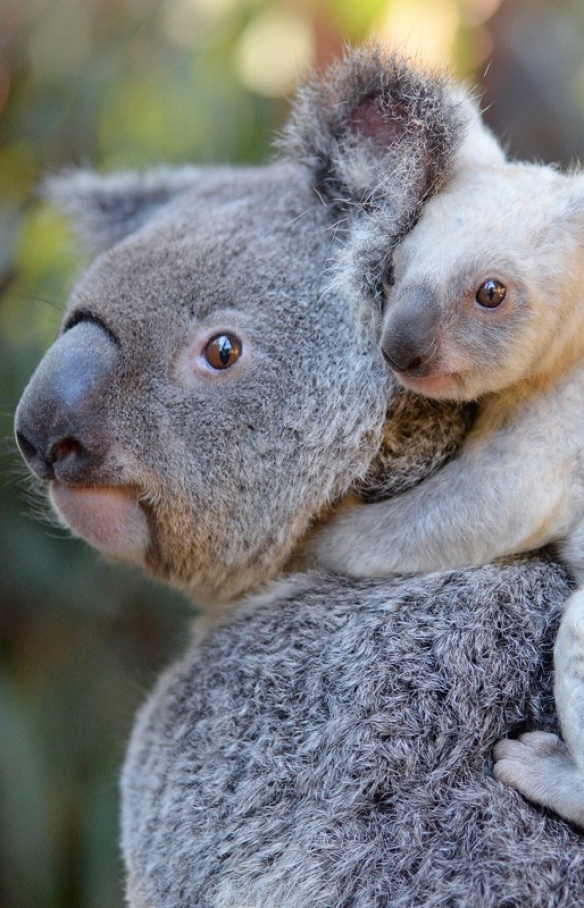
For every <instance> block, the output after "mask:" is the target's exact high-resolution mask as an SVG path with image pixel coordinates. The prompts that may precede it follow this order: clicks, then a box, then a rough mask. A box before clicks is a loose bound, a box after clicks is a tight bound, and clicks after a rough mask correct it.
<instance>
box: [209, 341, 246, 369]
mask: <svg viewBox="0 0 584 908" xmlns="http://www.w3.org/2000/svg"><path fill="white" fill-rule="evenodd" d="M240 356H241V341H240V340H239V338H237V337H235V335H234V334H218V335H217V336H216V337H212V338H211V340H210V341H209V343H208V344H207V346H206V347H205V351H204V357H205V359H206V360H207V362H208V363H209V365H210V366H212V367H213V369H230V368H231V366H233V365H234V364H235V363H236V362H237V360H238V359H239V357H240Z"/></svg>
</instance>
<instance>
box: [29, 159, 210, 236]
mask: <svg viewBox="0 0 584 908" xmlns="http://www.w3.org/2000/svg"><path fill="white" fill-rule="evenodd" d="M201 175H202V171H201V169H200V168H196V167H179V168H171V167H156V168H153V169H150V170H147V171H145V172H144V173H133V172H126V173H114V174H111V175H109V176H101V175H99V174H97V173H95V172H94V171H90V170H73V169H71V170H67V171H64V172H63V173H60V174H55V175H53V176H50V177H47V178H46V179H45V181H44V183H43V184H42V186H41V189H40V194H41V196H42V197H43V198H45V199H47V200H48V201H50V202H53V203H54V204H55V205H56V206H57V207H59V208H60V209H61V211H63V212H64V213H65V214H66V215H68V216H69V217H70V218H71V219H72V221H73V223H74V226H75V229H76V231H77V234H78V235H79V238H80V239H81V240H82V241H84V242H85V243H86V244H87V246H88V247H89V248H90V249H91V250H92V251H101V250H103V249H107V248H108V247H109V246H112V245H113V244H114V243H116V242H118V241H119V240H121V239H123V237H125V236H127V235H128V234H129V233H132V232H133V231H134V230H136V229H137V228H138V227H140V226H141V225H142V224H144V223H145V222H146V221H147V220H148V219H149V218H150V217H151V215H152V214H153V213H154V212H155V211H157V210H158V209H159V208H160V207H161V206H162V205H165V204H166V203H167V202H169V201H170V200H171V199H172V198H174V197H175V196H176V195H178V194H179V193H181V192H183V191H185V190H186V189H189V188H191V187H192V186H194V185H196V183H197V182H198V181H200V179H201Z"/></svg>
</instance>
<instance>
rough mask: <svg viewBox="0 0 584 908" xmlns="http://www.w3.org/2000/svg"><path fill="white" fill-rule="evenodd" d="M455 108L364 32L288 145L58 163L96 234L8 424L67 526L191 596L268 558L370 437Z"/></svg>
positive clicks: (224, 593) (315, 95) (279, 560)
mask: <svg viewBox="0 0 584 908" xmlns="http://www.w3.org/2000/svg"><path fill="white" fill-rule="evenodd" d="M463 119H464V118H463V115H462V113H461V106H460V103H459V100H458V99H455V98H454V96H451V92H450V89H449V86H448V84H447V83H445V82H443V81H442V80H440V79H435V78H432V79H428V78H425V77H420V76H418V75H417V74H416V73H415V71H412V70H411V69H410V67H409V66H408V65H407V64H406V63H404V62H403V61H400V60H399V59H396V58H394V57H391V56H386V55H384V54H383V53H382V52H380V51H379V50H378V49H368V50H364V51H358V52H352V53H349V54H348V55H347V57H346V59H345V60H344V61H343V62H341V63H339V64H337V65H336V66H334V67H333V68H332V69H331V70H329V71H328V72H327V73H326V74H325V75H324V77H323V78H321V79H317V80H315V81H313V82H312V83H310V84H309V85H308V86H307V87H306V88H305V89H304V91H303V92H301V94H300V96H299V99H298V101H297V103H296V106H295V108H294V111H293V114H292V119H291V122H290V124H289V126H288V128H287V134H286V137H285V139H284V141H283V146H284V151H283V154H282V156H281V159H280V160H279V161H278V162H277V163H273V164H270V165H268V166H264V167H259V168H255V169H235V168H212V169H211V168H209V169H206V168H200V169H198V168H183V169H179V170H165V169H160V168H159V169H156V170H153V171H151V172H148V173H146V174H144V175H142V176H138V175H134V174H125V175H114V176H110V177H99V176H97V175H95V174H92V173H88V172H77V173H70V174H68V175H65V176H61V177H58V178H55V179H53V180H52V181H50V183H49V194H50V195H51V197H52V198H53V199H54V200H55V201H56V202H57V203H59V204H60V205H61V206H62V207H63V208H64V209H65V210H66V211H67V212H69V213H70V214H71V215H72V216H73V217H74V219H75V220H76V222H77V225H78V227H79V229H80V232H81V234H82V236H83V237H84V238H85V239H86V240H88V241H90V242H91V243H93V245H94V246H95V247H97V248H98V249H101V250H102V251H101V254H100V255H99V257H98V258H97V259H96V260H95V262H94V263H93V265H92V266H91V267H90V269H89V270H88V271H87V273H86V274H85V276H84V277H83V278H82V279H81V281H80V282H79V284H78V285H77V287H76V288H75V290H74V292H73V294H72V296H71V299H70V300H69V303H68V306H67V310H66V314H65V318H64V321H63V325H62V329H61V333H60V336H59V338H58V340H57V341H56V342H55V344H54V345H53V346H52V347H51V348H50V350H49V351H48V353H47V354H46V356H45V358H44V359H43V360H42V362H41V364H40V365H39V367H38V369H37V371H36V372H35V374H34V376H33V378H32V379H31V381H30V383H29V385H28V387H27V389H26V391H25V393H24V396H23V398H22V400H21V402H20V405H19V407H18V411H17V414H16V432H17V439H18V444H19V446H20V449H21V452H22V454H23V455H24V457H25V459H26V461H27V463H28V464H29V466H30V468H31V469H32V471H33V472H34V473H35V474H36V475H37V476H38V477H39V478H40V479H41V480H44V481H46V482H48V484H49V489H50V498H51V501H52V504H53V506H54V508H55V510H56V511H57V513H58V515H59V516H60V518H61V519H62V520H63V522H64V523H65V524H67V525H68V526H69V527H70V528H71V530H72V531H73V532H74V533H76V534H77V535H79V536H81V537H83V538H84V539H86V540H87V541H88V542H90V543H91V544H92V545H94V546H96V547H97V548H98V549H100V550H101V551H102V552H104V553H106V554H107V555H111V556H114V557H116V558H120V559H122V560H126V561H130V562H135V563H139V564H142V565H143V566H145V567H146V568H147V569H148V571H150V572H151V573H152V574H154V575H156V576H158V577H161V578H164V579H166V580H168V581H170V582H172V583H173V584H175V585H178V586H179V587H181V588H183V589H186V590H188V591H190V592H191V593H192V594H193V595H194V596H195V597H196V598H197V599H198V600H199V601H210V600H213V599H214V600H223V601H224V600H229V599H231V598H233V597H234V596H237V595H238V594H240V593H241V592H242V591H244V590H246V589H248V588H249V587H250V586H251V585H252V584H253V583H255V582H256V581H258V580H263V579H266V578H267V577H270V576H273V575H274V574H275V572H276V571H277V570H278V569H279V568H280V567H281V566H282V565H283V564H284V562H285V561H286V559H287V558H288V556H289V554H290V552H291V550H292V548H293V546H294V544H295V543H296V541H297V540H298V539H299V537H300V536H301V535H302V534H303V533H304V532H305V530H306V528H307V526H308V525H309V523H310V521H311V520H312V519H313V518H314V517H315V516H316V515H318V514H319V513H320V512H321V511H322V509H323V508H325V507H326V506H327V505H328V504H329V503H330V502H331V501H332V500H333V499H334V498H335V497H337V496H339V495H340V494H342V493H343V492H344V491H346V489H347V488H348V486H349V485H350V483H351V482H352V481H354V479H355V478H356V477H359V476H361V475H363V473H364V472H365V470H366V468H367V466H368V464H369V462H370V461H371V458H372V456H373V454H374V452H375V450H376V448H377V447H378V445H379V440H380V435H381V431H382V427H383V419H384V413H385V409H386V404H387V398H388V394H389V389H390V377H389V375H388V373H387V371H386V369H385V368H384V365H383V362H382V359H381V356H380V353H379V346H378V334H379V313H378V311H377V307H376V305H375V297H376V294H377V292H378V288H379V287H380V286H381V283H382V276H383V268H384V264H385V259H386V258H387V256H388V254H389V252H390V250H391V246H392V243H393V242H394V241H395V240H396V239H397V238H398V237H399V236H400V235H401V234H403V232H404V231H405V230H406V229H407V228H408V227H409V225H410V224H411V222H412V221H413V219H415V217H416V216H417V214H418V212H419V209H420V206H421V204H422V202H423V200H424V199H425V197H426V196H428V194H429V193H430V192H431V191H432V189H433V188H434V187H435V186H436V185H437V184H438V183H439V181H440V180H441V179H442V177H443V176H444V174H445V172H446V170H447V168H448V165H449V161H450V159H451V156H452V154H453V151H454V149H455V147H456V145H457V142H458V139H459V136H460V133H461V121H462V120H463ZM366 225H375V229H374V230H373V231H371V230H369V232H368V231H367V230H365V232H364V227H365V226H366ZM365 234H367V235H368V236H370V237H371V236H377V237H378V240H377V241H376V242H377V243H378V245H380V250H381V251H380V252H375V254H374V255H371V256H370V259H369V260H368V262H367V263H366V264H367V267H366V268H365V266H364V261H363V257H364V256H365V252H366V250H365V249H364V247H363V243H362V237H363V236H364V235H365ZM360 237H361V240H360V239H359V238H360ZM359 243H361V246H360V245H359ZM373 247H375V242H373V241H370V242H369V245H368V247H367V248H368V249H369V251H371V249H373ZM355 249H361V252H360V253H359V254H358V255H356V254H355V252H354V250H355Z"/></svg>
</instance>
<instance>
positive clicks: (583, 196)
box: [564, 170, 584, 231]
mask: <svg viewBox="0 0 584 908" xmlns="http://www.w3.org/2000/svg"><path fill="white" fill-rule="evenodd" d="M567 180H568V187H567V188H568V204H567V207H566V210H565V216H564V217H565V220H567V221H568V223H572V224H578V225H580V227H581V228H582V230H583V231H584V171H582V170H577V171H574V172H572V173H570V174H568V176H567Z"/></svg>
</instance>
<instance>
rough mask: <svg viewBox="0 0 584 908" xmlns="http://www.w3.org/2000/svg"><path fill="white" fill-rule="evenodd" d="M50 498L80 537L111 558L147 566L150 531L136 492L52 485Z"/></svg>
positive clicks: (108, 488)
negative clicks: (145, 562) (145, 561)
mask: <svg viewBox="0 0 584 908" xmlns="http://www.w3.org/2000/svg"><path fill="white" fill-rule="evenodd" d="M50 499H51V504H52V505H53V508H54V510H55V512H56V514H57V516H58V518H59V520H60V521H61V523H63V524H64V525H65V526H66V527H67V528H68V529H70V530H71V531H72V532H73V533H74V534H75V535H76V536H80V537H81V538H82V539H85V541H86V542H88V543H89V544H90V545H92V546H94V548H96V549H98V550H99V551H100V552H102V553H103V554H104V555H107V556H108V557H109V558H115V559H116V560H119V561H125V562H129V563H131V564H143V563H144V560H145V557H146V552H147V550H148V546H149V544H150V530H149V527H148V521H147V518H146V514H145V513H144V511H143V509H142V507H141V506H140V504H139V501H138V497H137V494H136V493H135V492H134V491H133V490H132V489H129V488H115V487H108V486H101V487H100V486H97V487H90V486H68V485H64V484H62V483H59V482H52V483H51V487H50Z"/></svg>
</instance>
